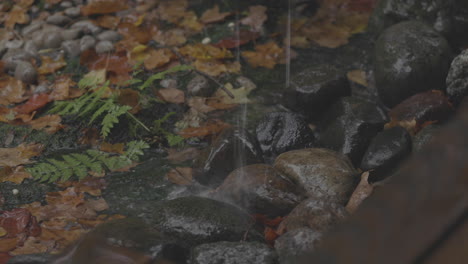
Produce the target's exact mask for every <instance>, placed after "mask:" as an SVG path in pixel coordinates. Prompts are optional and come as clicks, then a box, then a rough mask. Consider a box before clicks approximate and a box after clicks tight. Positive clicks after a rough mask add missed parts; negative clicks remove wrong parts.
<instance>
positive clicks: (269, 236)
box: [264, 226, 279, 246]
mask: <svg viewBox="0 0 468 264" xmlns="http://www.w3.org/2000/svg"><path fill="white" fill-rule="evenodd" d="M264 235H265V241H266V242H267V244H268V245H270V246H273V245H274V243H275V240H276V239H277V238H278V237H279V235H278V234H277V233H276V231H275V230H274V229H273V228H271V227H268V226H267V227H265V231H264Z"/></svg>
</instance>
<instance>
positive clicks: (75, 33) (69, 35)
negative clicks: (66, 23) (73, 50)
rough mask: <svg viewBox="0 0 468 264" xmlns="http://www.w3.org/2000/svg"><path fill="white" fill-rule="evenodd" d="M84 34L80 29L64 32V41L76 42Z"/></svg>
mask: <svg viewBox="0 0 468 264" xmlns="http://www.w3.org/2000/svg"><path fill="white" fill-rule="evenodd" d="M82 33H83V32H81V29H79V28H71V29H66V30H64V31H62V38H63V40H74V39H77V38H79V37H81V35H82Z"/></svg>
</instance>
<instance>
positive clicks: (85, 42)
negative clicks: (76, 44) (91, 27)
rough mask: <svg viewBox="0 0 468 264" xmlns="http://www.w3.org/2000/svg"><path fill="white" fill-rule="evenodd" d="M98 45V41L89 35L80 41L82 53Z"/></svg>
mask: <svg viewBox="0 0 468 264" xmlns="http://www.w3.org/2000/svg"><path fill="white" fill-rule="evenodd" d="M95 44H96V40H95V39H94V38H93V37H92V36H89V35H86V36H83V37H82V38H81V39H80V51H81V52H83V51H85V50H87V49H91V48H94V45H95Z"/></svg>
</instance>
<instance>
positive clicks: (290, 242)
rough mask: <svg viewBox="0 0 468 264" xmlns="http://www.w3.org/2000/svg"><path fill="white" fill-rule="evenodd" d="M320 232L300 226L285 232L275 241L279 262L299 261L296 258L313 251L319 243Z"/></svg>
mask: <svg viewBox="0 0 468 264" xmlns="http://www.w3.org/2000/svg"><path fill="white" fill-rule="evenodd" d="M321 238H322V232H319V231H315V230H312V229H310V228H306V227H305V228H300V229H295V230H292V231H289V232H287V233H286V234H284V235H282V236H280V237H279V238H278V239H276V241H275V249H276V252H277V253H278V256H279V260H280V264H296V263H301V262H299V261H297V258H298V257H299V256H301V255H303V254H305V253H309V252H312V251H314V250H315V249H316V248H317V246H318V245H319V243H320V240H321Z"/></svg>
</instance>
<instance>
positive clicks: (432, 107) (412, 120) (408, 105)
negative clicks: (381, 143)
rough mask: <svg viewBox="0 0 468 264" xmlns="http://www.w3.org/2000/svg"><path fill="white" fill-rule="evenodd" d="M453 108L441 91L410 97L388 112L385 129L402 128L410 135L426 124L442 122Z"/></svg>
mask: <svg viewBox="0 0 468 264" xmlns="http://www.w3.org/2000/svg"><path fill="white" fill-rule="evenodd" d="M452 113H453V107H452V105H451V104H450V102H449V101H448V99H447V97H446V96H445V95H444V94H443V93H442V92H441V91H428V92H424V93H419V94H416V95H413V96H411V97H410V98H408V99H406V100H404V101H403V102H401V103H400V104H398V105H397V106H395V107H394V108H392V109H391V110H390V112H389V113H388V115H389V116H390V122H389V123H388V124H386V125H385V127H387V128H388V127H393V126H402V127H404V128H406V129H407V130H408V132H410V133H411V134H412V135H414V134H416V133H417V132H418V131H419V130H420V129H421V128H422V127H423V126H425V125H427V124H428V123H434V122H443V121H445V120H447V118H448V117H449V116H450V115H451V114H452Z"/></svg>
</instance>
